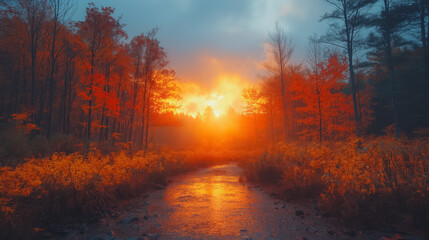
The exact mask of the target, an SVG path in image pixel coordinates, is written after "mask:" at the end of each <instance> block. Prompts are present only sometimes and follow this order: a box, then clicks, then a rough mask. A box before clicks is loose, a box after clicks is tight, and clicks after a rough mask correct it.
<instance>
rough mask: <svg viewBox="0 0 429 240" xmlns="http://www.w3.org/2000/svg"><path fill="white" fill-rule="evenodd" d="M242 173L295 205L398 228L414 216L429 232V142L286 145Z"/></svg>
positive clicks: (354, 141) (265, 154)
mask: <svg viewBox="0 0 429 240" xmlns="http://www.w3.org/2000/svg"><path fill="white" fill-rule="evenodd" d="M242 167H243V168H244V169H245V175H246V177H247V179H248V180H250V181H254V182H257V183H265V184H268V185H271V186H276V187H277V188H278V189H280V192H281V193H282V195H283V197H284V198H286V199H289V200H300V199H306V198H307V199H318V200H319V203H320V205H321V206H322V207H323V209H324V210H325V211H327V212H330V213H333V214H335V215H337V216H341V217H343V218H345V219H347V220H350V221H352V222H356V223H365V224H371V225H372V224H376V225H379V224H392V223H395V222H399V221H401V220H402V219H403V218H405V217H407V216H409V217H411V218H412V219H413V221H414V226H415V227H418V228H421V229H423V230H425V229H426V230H427V226H429V145H428V141H427V140H422V139H420V140H395V139H393V138H388V137H383V138H378V139H375V140H369V141H363V140H362V139H350V140H349V141H346V142H341V143H326V144H302V143H300V144H298V143H292V144H286V145H284V144H280V145H277V146H275V147H273V148H271V149H269V150H267V151H265V152H263V153H262V154H260V155H259V157H256V158H253V159H250V160H249V161H245V162H243V163H242Z"/></svg>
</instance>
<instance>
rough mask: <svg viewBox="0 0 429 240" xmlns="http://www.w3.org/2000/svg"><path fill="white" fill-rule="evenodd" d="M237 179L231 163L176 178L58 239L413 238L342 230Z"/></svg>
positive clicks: (310, 208) (307, 208)
mask: <svg viewBox="0 0 429 240" xmlns="http://www.w3.org/2000/svg"><path fill="white" fill-rule="evenodd" d="M241 176H242V170H241V169H240V168H239V167H238V166H237V165H235V164H227V165H221V166H214V167H210V168H205V169H200V170H198V171H195V172H191V173H188V174H185V175H181V176H178V177H176V178H174V179H173V180H172V181H171V183H170V184H169V185H168V186H167V187H166V188H164V189H160V190H157V191H154V192H151V193H150V194H149V195H148V196H145V197H140V198H137V199H134V200H133V201H130V202H129V203H128V204H126V205H124V206H121V207H120V208H118V209H115V210H114V211H115V213H114V214H111V216H109V217H105V218H103V219H101V220H100V221H99V222H98V223H96V224H92V225H88V226H85V229H81V230H79V231H74V232H73V233H70V234H69V235H68V236H66V237H64V239H90V240H105V239H110V240H112V239H128V240H137V239H268V240H271V239H301V240H304V239H308V240H310V239H418V238H412V237H404V236H401V235H400V234H397V233H393V232H380V231H374V230H364V231H362V230H358V229H352V228H347V227H345V225H344V224H342V223H341V222H340V221H339V220H338V219H335V218H330V217H327V216H324V215H323V214H321V213H319V211H318V209H317V207H315V204H310V203H302V204H298V203H286V202H283V201H281V200H279V199H276V198H275V197H273V196H270V194H267V193H266V192H263V191H262V190H261V189H260V188H259V187H257V186H252V185H250V184H248V183H246V182H245V181H242V180H241Z"/></svg>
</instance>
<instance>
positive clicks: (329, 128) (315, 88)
mask: <svg viewBox="0 0 429 240" xmlns="http://www.w3.org/2000/svg"><path fill="white" fill-rule="evenodd" d="M310 46H311V49H310V50H308V53H309V55H310V56H309V59H311V61H309V67H310V69H309V70H310V71H309V73H308V75H307V77H306V78H304V79H305V80H304V81H300V82H296V83H295V85H294V86H293V88H294V91H295V92H296V93H297V97H298V98H300V99H301V100H302V102H303V103H305V104H304V105H303V106H302V107H299V108H298V111H299V112H301V114H302V115H301V118H300V121H301V122H302V123H304V124H305V125H306V126H307V127H306V129H307V130H305V131H304V132H303V133H302V134H303V136H304V137H307V136H317V138H318V139H319V141H320V142H322V141H323V139H324V138H327V137H333V136H335V137H338V138H339V137H340V136H344V131H345V128H344V126H346V125H347V124H346V123H347V117H348V116H349V114H348V110H349V106H350V105H349V104H347V99H348V98H347V96H346V95H345V94H344V92H343V90H344V83H343V81H344V79H345V73H346V70H347V63H346V60H345V59H342V58H341V57H340V56H339V55H338V54H336V53H329V52H326V53H325V54H324V55H325V57H324V56H322V53H321V49H320V48H319V46H318V43H317V42H311V43H310ZM308 130H310V132H306V131H308ZM313 132H317V134H313Z"/></svg>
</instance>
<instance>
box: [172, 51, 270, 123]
mask: <svg viewBox="0 0 429 240" xmlns="http://www.w3.org/2000/svg"><path fill="white" fill-rule="evenodd" d="M197 59H199V61H198V62H197V63H196V64H193V65H188V66H189V67H186V68H185V69H183V68H181V75H180V76H178V78H179V82H180V86H181V89H182V97H183V101H182V102H183V107H182V110H181V112H184V113H187V114H189V115H192V116H196V115H197V114H198V113H200V114H202V113H203V112H204V109H205V108H206V107H207V106H210V107H211V108H213V110H214V113H215V115H216V116H219V115H222V114H224V113H226V112H227V111H228V109H229V108H230V107H232V108H233V109H234V110H235V111H237V112H240V111H242V110H243V105H242V102H241V92H242V90H243V89H244V88H246V87H250V86H252V85H255V84H256V83H257V81H258V80H257V79H258V74H259V73H258V71H260V70H261V69H262V67H261V66H262V64H261V63H260V62H258V61H255V60H253V59H251V58H243V57H238V56H221V57H215V56H212V55H209V53H199V54H198V56H197Z"/></svg>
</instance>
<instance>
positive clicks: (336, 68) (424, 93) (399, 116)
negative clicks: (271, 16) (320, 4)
mask: <svg viewBox="0 0 429 240" xmlns="http://www.w3.org/2000/svg"><path fill="white" fill-rule="evenodd" d="M327 3H328V5H330V6H331V7H332V9H333V10H332V12H328V13H326V14H325V15H324V16H322V18H321V21H329V24H330V30H329V31H328V32H327V33H326V34H325V35H323V36H321V37H320V36H319V37H318V36H312V37H311V38H310V41H309V44H308V48H307V58H306V59H307V60H306V62H305V63H302V64H299V65H294V64H289V59H290V57H291V56H292V54H293V50H294V45H293V42H292V41H290V40H289V39H290V38H288V36H286V34H285V32H284V31H283V29H282V28H281V27H280V26H279V25H277V26H276V30H275V32H273V33H272V34H271V35H270V41H269V43H270V47H271V50H272V51H271V53H272V56H271V58H270V61H269V62H267V64H266V72H267V74H266V76H265V77H263V79H262V83H261V85H260V86H258V87H255V88H250V89H246V90H244V91H243V100H244V103H245V105H246V111H247V115H248V116H249V117H250V118H253V119H254V120H253V122H254V127H253V129H254V130H253V132H254V135H255V136H256V139H261V140H259V141H264V140H266V141H272V142H273V143H275V142H278V141H280V140H282V141H286V142H288V141H292V140H298V139H301V140H317V141H320V142H322V141H324V140H338V139H344V138H345V137H348V136H350V135H357V136H361V135H385V134H387V135H392V136H395V137H396V138H399V137H403V136H409V137H416V136H428V133H429V131H428V127H429V110H428V109H429V108H428V107H427V106H426V105H427V103H428V102H429V94H428V93H429V77H428V69H429V62H428V59H429V50H428V45H429V24H428V21H429V3H428V1H426V0H407V1H403V0H401V1H399V0H357V1H351V0H350V1H343V0H335V1H327ZM255 141H258V140H255Z"/></svg>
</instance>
